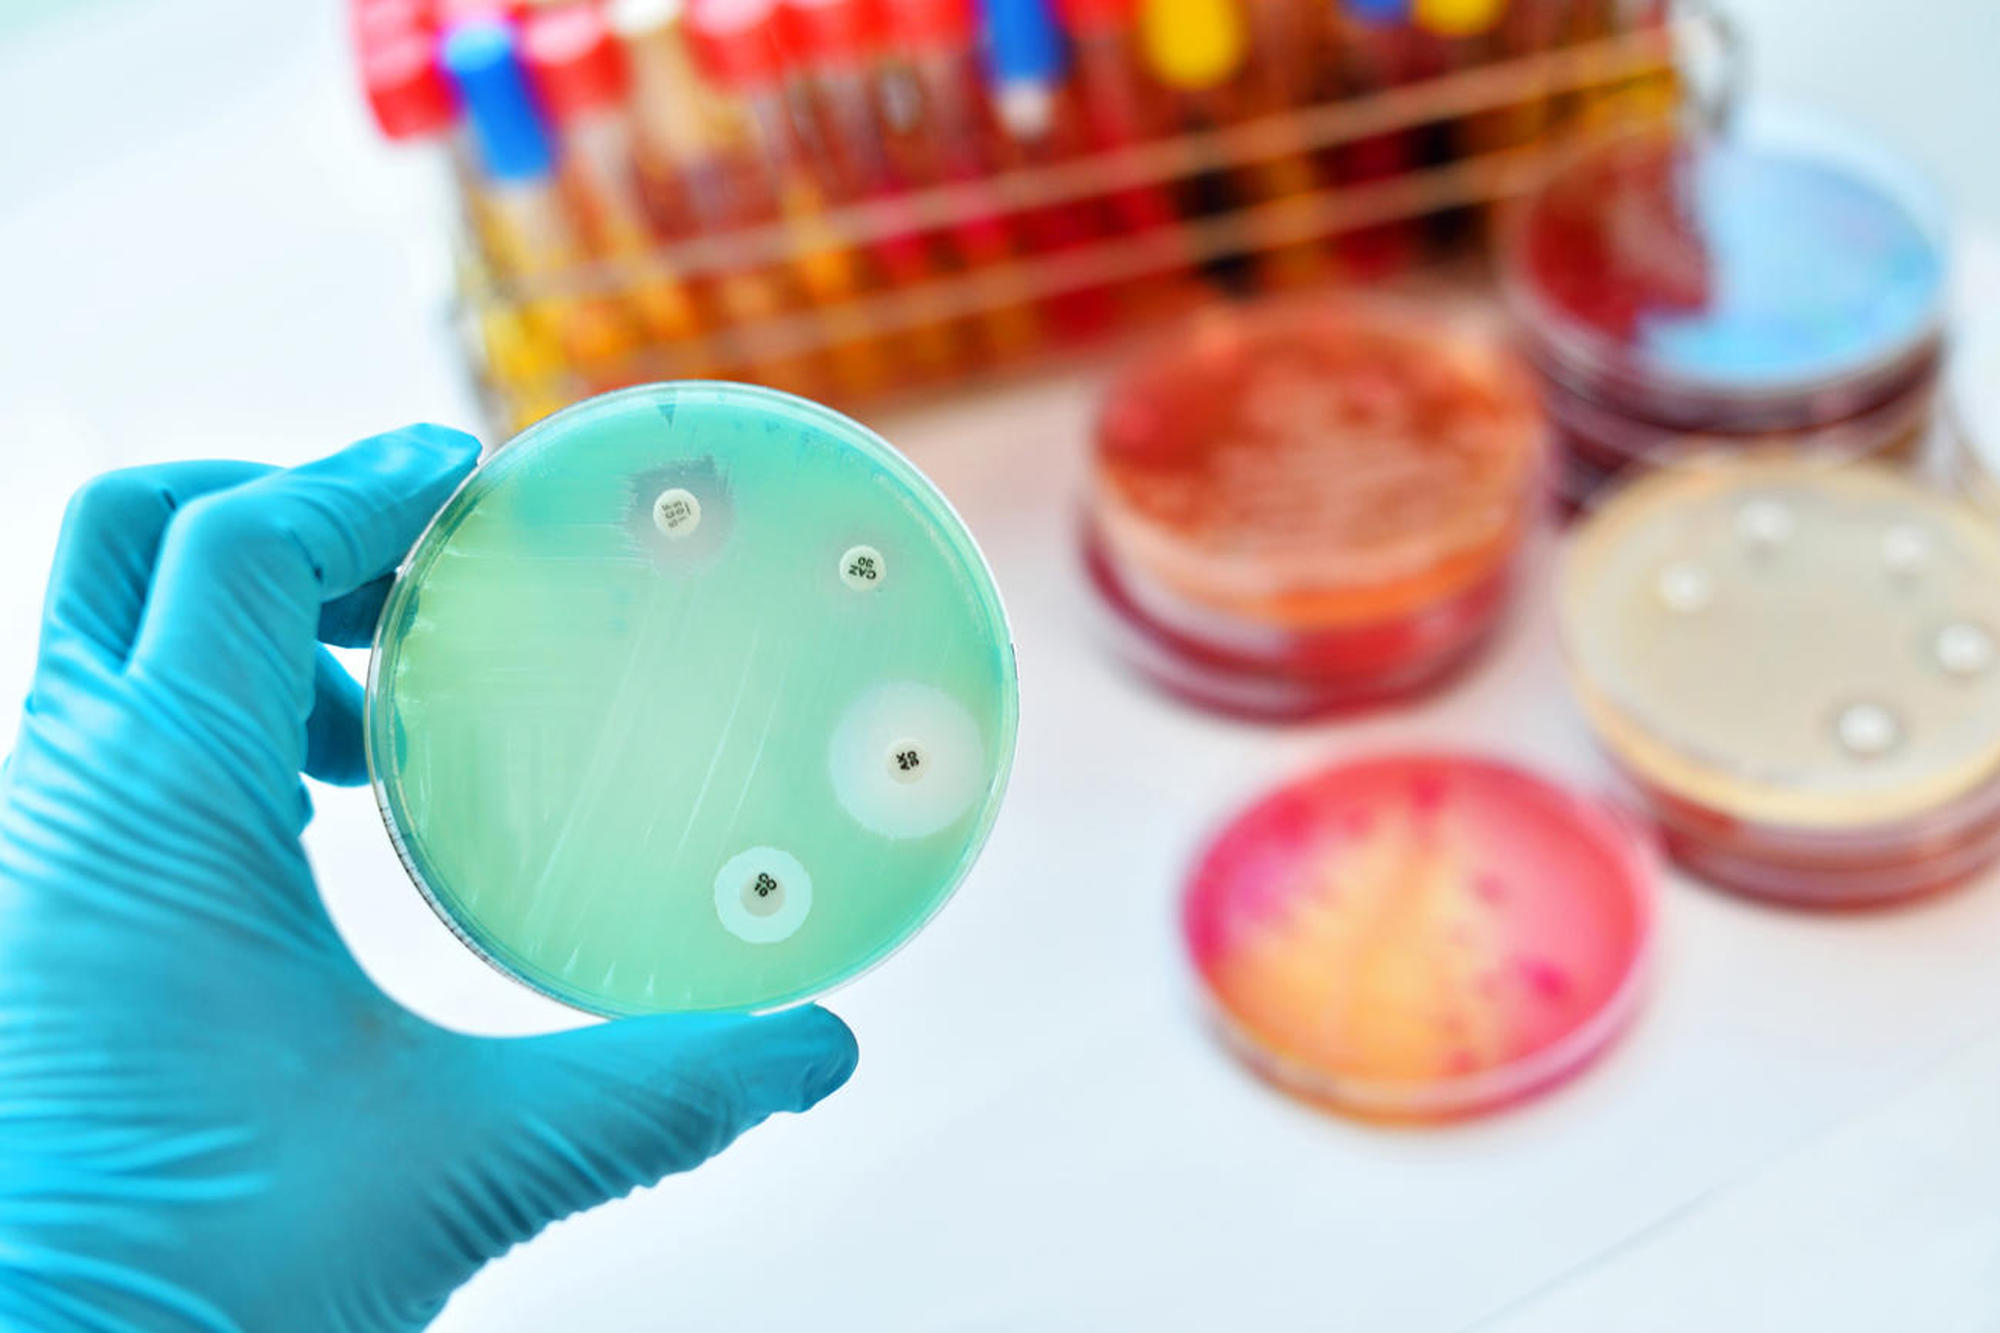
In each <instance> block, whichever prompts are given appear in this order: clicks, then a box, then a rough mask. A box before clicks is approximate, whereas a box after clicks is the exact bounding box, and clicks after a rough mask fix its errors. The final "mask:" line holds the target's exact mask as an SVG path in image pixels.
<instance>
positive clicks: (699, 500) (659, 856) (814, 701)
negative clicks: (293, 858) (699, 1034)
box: [368, 383, 1016, 1014]
mask: <svg viewBox="0 0 2000 1333" xmlns="http://www.w3.org/2000/svg"><path fill="white" fill-rule="evenodd" d="M1015 710H1016V696H1015V679H1014V655H1013V646H1012V642H1011V640H1010V638H1009V635H1008V630H1007V622H1006V618H1005V616H1004V614H1003V613H1002V610H1001V606H1000V601H999V597H998V595H997V593H996V592H995V589H994V587H993V583H992V579H991V576H990V575H989V574H988V572H987V569H986V565H985V562H984V561H983V559H982V558H981V556H980V554H979V551H978V549H977V548H976V547H975V546H974V545H973V542H972V539H971V537H970V535H969V534H968V533H967V532H966V531H965V528H964V526H963V525H962V524H961V523H960V522H959V520H958V518H957V516H956V515H955V514H954V513H953V512H952V510H951V508H950V507H949V506H948V505H947V504H946V503H945V501H944V500H943V498H942V497H941V496H939V495H938V493H937V492H936V491H935V490H933V489H932V488H931V486H930V484H929V483H928V482H927V481H926V480H925V479H924V478H923V476H922V475H921V474H920V473H918V472H917V470H916V469H915V468H914V467H912V466H911V465H910V464H909V463H908V462H907V461H905V460H904V459H903V458H902V456H901V455H899V454H897V453H896V452H895V451H894V450H893V449H891V448H890V447H889V446H888V445H887V444H885V443H884V442H883V441H882V440H881V439H880V438H878V437H877V436H875V435H873V434H871V433H870V432H868V431H867V430H865V429H863V428H862V427H861V426H859V425H857V424H855V423H854V422H852V421H850V420H848V419H847V418H845V417H843V416H840V415H839V414H837V413H834V412H832V411H829V410H827V409H825V408H822V407H818V406H816V405H814V404H811V403H808V402H806V401H804V400H803V399H798V398H793V397H791V396H790V395H787V394H782V393H778V392H775V391H772V390H768V389H759V388H753V387H750V386H747V385H737V384H722V383H686V384H664V385H655V386H648V387H645V388H638V389H631V390H627V391H624V392H621V393H616V394H611V395H607V396H605V397H601V398H595V399H590V400H588V401H585V402H583V403H580V404H577V405H576V406H574V407H571V408H568V409H565V410H563V411H561V412H558V413H557V414H555V415H554V416H551V417H549V418H547V419H545V420H544V421H542V422H540V423H538V424H537V425H535V426H533V427H531V428H530V429H529V430H528V431H527V432H525V433H524V434H522V435H521V436H520V437H518V438H517V439H515V440H514V441H513V442H511V443H509V444H508V445H506V446H505V447H503V448H502V449H500V450H499V451H498V452H496V453H495V454H493V455H492V456H491V457H490V458H489V459H488V460H487V461H486V462H485V463H484V464H483V465H482V466H481V467H480V468H479V470H478V471H477V472H475V473H474V474H473V476H472V477H471V478H470V479H469V480H468V481H467V482H466V484H465V485H464V486H463V487H462V488H461V489H460V490H459V492H458V494H457V495H456V496H455V497H454V498H453V499H452V500H451V501H450V503H449V504H447V505H446V506H445V508H444V510H443V511H442V512H441V513H440V514H439V515H438V517H437V519H436V520H435V522H434V523H433V524H432V526H431V528H430V529H429V531H428V532H427V533H426V534H425V535H424V537H423V538H422V539H421V540H420V541H419V542H418V544H417V546H416V548H415V550H414V551H412V553H411V555H410V558H409V560H408V562H407V564H406V566H405V568H404V570H403V574H402V577H401V578H400V579H399V580H398V582H397V584H396V587H395V590H394V592H393V593H392V594H391V597H390V599H389V602H388V605H387V607H386V608H385V610H384V612H383V616H382V621H381V625H380V628H379V630H378V633H377V640H376V647H375V655H374V661H373V665H372V670H371V673H370V689H369V713H368V746H369V750H368V754H369V764H370V768H371V771H372V773H373V775H374V780H375V790H376V796H377V799H378V800H379V802H380V803H381V807H382V813H383V818H384V820H385V822H386V823H387V825H388V827H389V831H390V834H391V836H392V838H393V839H394V841H395V843H396V846H397V849H398V851H399V852H400V853H401V855H402V857H403V860H404V863H405V865H406V866H407V867H408V869H409V872H410V876H411V878H412V879H413V880H415V882H416V884H417V886H418V887H419V888H420V889H421V890H422V891H423V893H424V895H425V896H426V897H427V898H428V899H429V900H430V902H431V904H432V906H433V907H435V908H436V909H437V911H438V913H439V915H440V916H442V917H443V918H444V920H445V921H446V922H447V924H449V925H450V926H451V928H452V929H453V930H454V931H456V932H457V933H458V934H459V936H460V937H461V938H462V939H463V940H465V941H466V942H467V943H468V944H469V945H471V946H472V948H474V949H475V950H476V951H477V952H479V953H480V954H481V955H483V956H484V957H485V958H487V959H488V960H489V961H491V962H492V963H494V964H495V965H496V966H497V967H499V968H500V969H501V970H503V971H505V972H507V973H509V974H510V975H512V976H514V977H515V978H517V979H519V980H520V981H523V982H525V983H526V984H528V985H530V986H532V987H534V988H536V989H538V990H540V991H543V992H544V993H546V994H548V995H551V996H553V997H554V998H556V999H559V1000H562V1001H564V1002H565V1003H568V1004H571V1005H574V1006H576V1007H578V1008H581V1009H586V1010H589V1011H591V1012H594V1013H600V1014H632V1013H646V1012H655V1011H699V1010H744V1009H765V1008H771V1007H775V1006H779V1005H784V1004H789V1003H792V1002H794V1001H797V1000H801V999H804V998H806V997H808V996H810V995H814V994H817V993H819V992H821V991H823V990H826V989H827V988H829V987H831V986H834V985H837V984H839V983H840V982H842V981H844V980H846V979H848V978H850V977H852V976H854V975H855V974H857V973H858V972H860V971H862V970H864V969H866V968H867V967H869V966H871V965H872V964H874V963H875V962H877V961H879V960H880V959H881V958H883V957H884V956H886V955H887V954H888V953H889V952H890V951H892V950H893V949H894V948H895V947H896V946H897V945H899V944H900V943H902V942H903V941H904V940H906V939H908V938H909V937H910V936H911V935H912V934H914V933H915V932H916V930H917V929H918V928H919V927H920V926H922V925H923V923H924V922H925V921H926V920H928V919H929V918H930V916H931V915H932V913H934V912H935V911H936V910H937V909H938V908H939V907H940V906H941V905H942V904H943V903H944V901H945V899H946V898H948V897H949V896H950V894H951V892H952V890H953V888H954V887H955V886H956V885H957V883H958V881H959V880H960V879H961V878H962V877H963V876H964V874H965V873H966V871H967V870H968V869H969V868H970V867H971V865H972V862H973V860H974V858H975V857H976V856H977V855H978V852H979V849H980V847H981V845H982V844H983V842H984V840H985V837H986V833H987V830H988V829H989V828H990V827H991V825H992V822H993V819H994V816H995V814H996V813H997V811H998V807H999V802H1000V797H1001V793H1002V791H1003V789H1004V787H1005V783H1006V777H1007V772H1008V767H1009V763H1010V760H1011V757H1012V753H1013V744H1014V728H1015Z"/></svg>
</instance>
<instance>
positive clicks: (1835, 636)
mask: <svg viewBox="0 0 2000 1333" xmlns="http://www.w3.org/2000/svg"><path fill="white" fill-rule="evenodd" d="M1558 618H1559V624H1560V632H1561V635H1562V639H1563V643H1564V647H1565V651H1566V653H1567V656H1568V660H1569V666H1570V671H1571V675H1572V679H1573V683H1574V685H1575V687H1576V693H1577V697H1578V699H1579V701H1580V703H1581V705H1582V707H1583V709H1584V711H1585V712H1586V714H1587V715H1588V717H1589V719H1590V722H1591V724H1592V726H1593V728H1594V730H1595V731H1596V733H1597V735H1598V738H1599V740H1600V742H1601V743H1602V744H1603V745H1604V747H1605V748H1606V749H1607V751H1608V752H1609V753H1610V754H1611V756H1612V758H1613V759H1614V760H1616V761H1617V762H1618V763H1619V765H1620V766H1621V767H1622V768H1624V769H1625V770H1626V771H1627V772H1628V773H1629V774H1631V775H1632V776H1634V777H1636V778H1637V779H1639V780H1640V781H1641V782H1642V783H1644V784H1645V785H1647V786H1649V787H1651V788H1654V789H1656V790H1658V791H1661V792H1663V793H1666V794H1667V795H1668V796H1669V797H1670V798H1671V799H1673V800H1674V801H1676V802H1680V803H1684V804H1685V805H1686V806H1687V807H1690V808H1692V809H1697V810H1704V811H1708V812H1712V813H1713V814H1715V815H1716V816H1718V817H1720V818H1722V819H1724V820H1726V821H1729V822H1732V823H1742V824H1755V825H1758V826H1761V827H1763V828H1765V829H1766V830H1767V832H1773V833H1774V834H1775V832H1776V831H1780V830H1785V829H1792V830H1798V831H1800V832H1801V833H1803V834H1805V835H1809V836H1810V838H1811V839H1812V840H1813V841H1814V842H1816V843H1818V844H1820V845H1827V840H1828V839H1830V838H1835V839H1839V838H1844V839H1846V840H1847V842H1846V845H1847V846H1848V847H1849V848H1850V850H1858V849H1861V848H1864V847H1866V846H1867V845H1869V844H1870V843H1871V841H1873V840H1877V839H1879V838H1889V839H1892V840H1893V839H1894V838H1900V837H1901V836H1902V835H1903V834H1904V833H1905V832H1906V831H1907V829H1908V828H1909V827H1910V825H1911V823H1912V821H1922V820H1926V819H1929V818H1933V817H1935V816H1937V815H1939V814H1940V813H1941V812H1946V811H1954V810H1956V811H1961V812H1965V813H1966V816H1967V817H1977V815H1976V811H1974V810H1973V809H1972V807H1971V806H1968V804H1967V802H1969V801H1975V798H1980V799H1983V798H1982V796H1981V794H1982V793H1986V792H1989V791H1993V790H1994V787H1993V783H1994V780H1995V778H1996V777H2000V533H1996V532H1994V531H1993V530H1992V528H1991V526H1990V525H1989V524H1987V523H1983V522H1981V521H1980V518H1979V516H1978V515H1977V514H1975V513H1974V512H1973V511H1971V510H1970V509H1969V508H1967V507H1966V506H1964V505H1962V504H1960V503H1958V502H1956V501H1955V500H1953V499H1952V498H1951V497H1950V496H1948V495H1945V494H1942V493H1939V492H1937V491H1933V490H1930V489H1927V488H1925V487H1923V486H1920V485H1918V484H1916V483H1915V482H1913V481H1911V480H1909V479H1907V478H1906V477H1904V476H1902V475H1900V474H1898V473H1895V472H1893V471H1890V470H1889V469H1886V468H1882V467H1878V466H1875V465H1871V464H1854V465H1849V466H1842V467H1827V466H1820V465H1816V464H1815V463H1813V462H1812V461H1810V460H1801V459H1798V458H1792V457H1786V456H1783V455H1777V456H1773V455H1768V454H1754V453H1753V454H1734V455H1712V456H1710V457H1709V458H1707V459H1704V460H1700V461H1698V462H1696V461H1691V462H1690V463H1689V464H1687V465H1686V466H1683V467H1681V468H1679V469H1676V470H1674V471H1662V472H1655V473H1651V474H1648V475H1646V476H1643V477H1641V478H1639V479H1638V480H1636V481H1634V482H1632V483H1631V484H1629V485H1627V486H1625V487H1622V488H1620V489H1618V490H1616V491H1615V492H1613V493H1612V494H1611V495H1610V496H1609V497H1608V498H1606V499H1604V500H1603V501H1602V502H1601V503H1599V504H1598V505H1597V506H1596V507H1595V508H1594V509H1593V510H1592V511H1591V512H1590V513H1589V515H1588V517H1586V518H1585V519H1584V520H1583V521H1582V522H1580V523H1579V524H1578V525H1577V526H1576V527H1575V528H1574V529H1573V530H1572V532H1571V535H1570V537H1569V541H1568V546H1567V549H1566V550H1565V552H1564V556H1563V561H1562V568H1561V572H1560V574H1559V579H1558ZM1954 817H1956V816H1954Z"/></svg>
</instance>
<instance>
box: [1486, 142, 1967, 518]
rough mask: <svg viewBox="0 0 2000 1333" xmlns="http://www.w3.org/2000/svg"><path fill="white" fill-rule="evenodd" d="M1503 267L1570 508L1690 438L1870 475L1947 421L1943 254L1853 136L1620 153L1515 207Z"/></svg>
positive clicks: (1936, 233) (1594, 152) (1917, 192)
mask: <svg viewBox="0 0 2000 1333" xmlns="http://www.w3.org/2000/svg"><path fill="white" fill-rule="evenodd" d="M1502 260H1503V262H1502V269H1503V274H1504V278H1505V284H1504V285H1505V288H1506V291H1507V294H1508V298H1509V305H1510V307H1511V308H1512V310H1513V311H1514V313H1515V315H1516V317H1517V319H1518V321H1519V323H1520V325H1521V328H1522V332H1523V335H1524V339H1525V341H1526V344H1527V347H1528V350H1529V354H1530V356H1531V357H1532V359H1533V360H1534V361H1535V363H1536V365H1537V367H1538V368H1539V369H1540V371H1541V372H1542V379H1543V397H1544V400H1545V402H1546V404H1547V406H1548V410H1549V414H1550V418H1551V421H1552V423H1553V425H1554V426H1555V428H1556V430H1557V433H1558V437H1559V439H1560V440H1561V442H1562V445H1563V463H1564V482H1565V491H1566V494H1568V495H1569V497H1570V498H1572V499H1575V500H1582V499H1587V498H1588V496H1589V495H1590V494H1591V493H1592V492H1593V491H1594V490H1595V489H1596V488H1597V487H1598V486H1599V485H1601V484H1602V483H1603V482H1604V481H1606V480H1608V479H1609V478H1611V477H1613V476H1616V475H1617V474H1619V473H1621V472H1623V471H1625V470H1626V469H1627V468H1628V467H1632V466H1635V465H1637V466H1651V465H1657V464H1659V463H1662V462H1672V461H1674V460H1675V459H1676V458H1677V457H1679V456H1681V455H1683V454H1685V453H1686V452H1688V442H1687V440H1686V439H1685V437H1686V436H1688V435H1697V436H1701V437H1704V438H1703V439H1702V440H1701V441H1700V448H1702V449H1706V448H1710V447H1713V446H1714V445H1715V444H1716V443H1717V442H1718V441H1720V442H1725V443H1727V442H1732V441H1734V442H1747V441H1752V440H1754V441H1757V442H1759V443H1761V444H1763V445H1766V446H1769V445H1774V444H1784V445H1785V446H1787V447H1790V448H1794V449H1797V450H1799V451H1802V452H1807V451H1809V452H1812V453H1814V454H1816V455H1818V456H1822V457H1824V456H1828V455H1836V456H1838V457H1840V458H1856V457H1861V456H1866V455H1877V456H1881V455H1896V454H1900V453H1905V452H1908V451H1910V450H1911V449H1912V448H1913V447H1914V446H1915V445H1916V444H1917V443H1919V442H1920V441H1921V439H1922V436H1923V434H1924V431H1925V429H1926V427H1927V426H1928V423H1929V419H1930V414H1931V404H1932V398H1933V390H1934V388H1935V384H1936V380H1937V371H1938V365H1939V361H1940V347H1941V342H1942V338H1941V333H1942V328H1943V323H1944V311H1945V243H1944V239H1943V236H1942V232H1941V229H1940V228H1939V227H1938V226H1936V225H1935V223H1934V221H1933V220H1932V216H1931V209H1930V207H1929V205H1928V202H1927V200H1926V199H1925V198H1924V195H1923V192H1922V190H1921V189H1920V187H1918V186H1916V185H1915V184H1914V183H1913V182H1911V181H1910V180H1908V179H1907V173H1904V172H1900V171H1898V170H1896V169H1895V168H1894V167H1893V165H1891V164H1889V163H1887V162H1885V161H1882V160H1880V159H1878V158H1871V157H1869V156H1867V155H1866V154H1864V153H1862V152H1861V151H1859V150H1858V149H1855V148H1854V147H1853V146H1852V142H1851V140H1848V139H1842V140H1840V141H1839V143H1838V144H1835V143H1834V141H1833V140H1832V139H1831V136H1828V135H1826V134H1816V133H1814V132H1812V131H1811V130H1810V128H1809V127H1807V126H1805V125H1803V124H1802V123H1794V124H1785V123H1783V122H1781V121H1777V120H1773V119H1767V120H1765V121H1762V122H1756V121H1753V122H1752V123H1751V124H1749V125H1747V126H1745V127H1742V128H1739V129H1736V130H1732V131H1731V132H1730V133H1729V134H1727V135H1721V136H1716V135H1709V134H1702V133H1695V132H1691V131H1683V130H1678V129H1675V128H1672V127H1656V128H1651V129H1647V130H1643V131H1638V132H1629V133H1626V134H1623V135H1620V136H1617V137H1614V138H1611V139H1609V140H1607V141H1603V142H1600V143H1598V144H1596V145H1594V146H1592V147H1590V148H1588V149H1586V150H1585V151H1583V152H1582V153H1581V154H1579V155H1578V156H1577V157H1576V158H1575V159H1574V160H1573V161H1572V162H1570V163H1569V164H1568V165H1566V166H1565V167H1563V168H1561V169H1559V170H1558V171H1557V172H1556V173H1555V174H1554V175H1553V176H1552V177H1551V178H1550V179H1549V180H1548V181H1547V182H1546V183H1545V184H1544V185H1543V186H1542V188H1541V189H1540V190H1539V191H1538V192H1537V193H1535V194H1534V195H1532V196H1530V197H1529V198H1528V199H1527V200H1526V201H1524V202H1523V203H1522V204H1521V205H1520V206H1519V207H1518V208H1517V209H1516V210H1514V212H1513V213H1512V214H1511V215H1510V220H1509V225H1508V226H1507V227H1506V229H1505V232H1504V240H1503V245H1502Z"/></svg>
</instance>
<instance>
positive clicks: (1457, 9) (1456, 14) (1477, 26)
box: [1415, 0, 1507, 37]
mask: <svg viewBox="0 0 2000 1333" xmlns="http://www.w3.org/2000/svg"><path fill="white" fill-rule="evenodd" d="M1506 8H1507V0H1416V4H1415V13H1416V20H1417V26H1419V27H1421V28H1423V29H1424V31H1426V32H1433V33H1436V34H1437V35H1438V36H1440V37H1476V36H1478V35H1479V34H1480V33H1482V32H1485V31H1486V30H1487V29H1489V28H1491V27H1492V26H1493V25H1494V24H1496V23H1498V22H1499V21H1500V15H1501V13H1502V11H1504V10H1505V9H1506Z"/></svg>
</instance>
